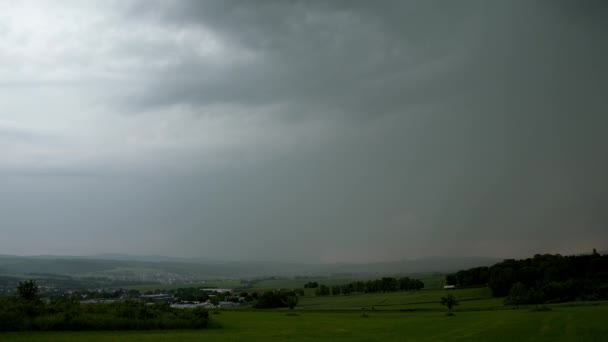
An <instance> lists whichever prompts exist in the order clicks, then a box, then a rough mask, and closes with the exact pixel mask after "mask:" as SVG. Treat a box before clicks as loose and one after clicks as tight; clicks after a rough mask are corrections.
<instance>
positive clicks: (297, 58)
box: [132, 1, 478, 115]
mask: <svg viewBox="0 0 608 342" xmlns="http://www.w3.org/2000/svg"><path fill="white" fill-rule="evenodd" d="M145 4H148V3H147V2H146V3H145ZM163 4H164V5H166V3H161V5H163ZM385 5H386V6H382V7H380V8H376V7H374V6H370V5H369V4H367V3H365V2H360V3H355V2H353V3H351V2H347V3H330V4H322V3H310V2H262V3H257V2H256V3H254V2H198V1H194V2H178V3H176V4H172V6H170V7H165V6H160V5H159V6H158V7H155V6H147V5H144V4H140V6H136V7H134V8H133V9H132V13H133V17H141V16H142V14H143V15H144V17H147V18H150V20H157V21H158V23H159V24H161V25H171V26H176V27H180V28H185V29H204V30H208V31H210V32H212V33H213V34H214V35H217V36H218V37H219V40H221V41H222V42H224V43H225V44H227V45H228V47H229V48H231V49H232V50H230V49H229V53H230V52H231V51H233V53H234V54H237V56H233V57H235V58H238V57H239V56H238V54H244V55H251V57H244V60H243V61H241V62H238V63H235V65H228V66H220V67H216V66H213V65H209V64H208V63H207V61H206V60H205V59H204V58H202V57H199V56H196V55H194V54H193V55H189V56H185V58H184V60H183V63H180V64H179V65H175V66H174V67H171V68H168V69H167V70H165V71H164V72H162V73H160V74H158V75H157V77H158V78H156V79H155V78H152V82H151V83H150V85H149V87H146V88H144V89H143V90H142V92H141V93H140V94H136V95H138V96H136V97H134V99H135V101H137V102H138V103H139V104H140V105H142V106H157V105H172V104H191V105H207V104H213V103H217V102H220V103H238V104H243V105H265V104H269V103H270V104H274V103H289V104H290V105H293V106H302V107H305V108H314V111H317V112H318V110H319V109H320V108H321V109H323V110H324V111H326V112H327V111H336V110H337V111H348V112H350V113H351V114H352V115H361V114H365V115H378V114H383V113H386V112H392V111H393V110H394V109H395V108H397V109H402V108H403V107H404V106H409V105H412V104H416V103H429V102H432V101H433V99H435V98H436V97H445V96H446V92H447V91H449V92H453V89H454V87H455V86H456V85H457V83H458V80H459V78H462V77H463V76H464V75H463V74H462V73H461V72H460V69H461V68H460V64H462V63H463V61H462V59H463V57H465V56H466V54H467V51H466V50H465V49H464V48H465V47H464V46H459V44H462V43H463V41H464V42H465V43H467V42H466V40H467V37H466V36H467V34H468V33H470V32H471V30H472V29H474V28H475V27H474V25H475V24H474V22H476V21H478V20H477V19H476V17H475V12H476V11H477V10H476V9H475V8H472V9H471V8H470V7H471V6H464V8H459V6H454V5H451V4H449V3H438V2H415V3H404V2H395V3H386V4H385ZM422 18H424V19H422ZM471 20H472V21H473V23H471ZM429 41H432V42H433V44H429V43H428V42H429ZM457 42H458V43H457ZM467 44H468V43H467ZM227 57H231V56H227Z"/></svg>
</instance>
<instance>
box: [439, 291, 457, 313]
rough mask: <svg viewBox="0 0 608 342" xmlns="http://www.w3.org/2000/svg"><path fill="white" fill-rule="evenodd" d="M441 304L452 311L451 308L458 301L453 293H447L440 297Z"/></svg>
mask: <svg viewBox="0 0 608 342" xmlns="http://www.w3.org/2000/svg"><path fill="white" fill-rule="evenodd" d="M441 305H445V306H447V308H448V310H449V311H450V312H452V308H453V307H455V306H456V305H458V301H457V300H456V297H454V295H452V294H449V295H447V296H445V297H441Z"/></svg>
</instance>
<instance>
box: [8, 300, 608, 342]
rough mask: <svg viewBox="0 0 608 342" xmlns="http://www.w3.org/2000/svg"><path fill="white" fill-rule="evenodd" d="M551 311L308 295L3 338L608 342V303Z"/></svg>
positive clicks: (462, 302) (492, 302) (494, 303)
mask: <svg viewBox="0 0 608 342" xmlns="http://www.w3.org/2000/svg"><path fill="white" fill-rule="evenodd" d="M447 293H451V294H453V295H455V296H456V297H457V298H458V299H459V301H460V305H458V306H457V307H456V309H455V310H454V312H455V314H454V316H447V315H446V309H445V308H444V307H442V306H441V305H440V304H439V298H440V297H441V296H444V295H446V294H447ZM548 307H549V308H550V310H548V311H534V310H533V307H532V306H528V307H520V308H519V309H515V308H513V307H506V306H504V305H503V304H502V299H501V298H492V297H491V296H490V292H489V289H487V288H471V289H458V290H449V291H448V290H422V291H417V292H395V293H374V294H354V295H349V296H328V297H315V296H305V297H302V298H301V299H300V302H299V304H298V306H297V308H296V309H295V310H294V311H293V312H291V313H290V311H289V310H288V309H278V310H250V309H239V310H222V311H219V314H212V315H211V316H212V319H213V321H214V325H215V326H216V327H214V328H210V329H206V330H170V331H120V332H112V331H109V332H108V331H103V332H10V333H3V334H0V341H81V340H86V341H89V342H94V341H108V340H110V341H158V340H163V341H266V340H276V341H280V340H292V341H312V340H344V341H408V340H412V341H454V340H478V341H512V340H522V341H529V340H534V341H573V340H576V341H602V340H605V336H607V334H608V325H606V323H605V317H608V303H605V302H603V303H602V302H597V303H593V302H587V303H567V304H560V305H550V306H548ZM362 308H365V310H362ZM372 308H373V309H372Z"/></svg>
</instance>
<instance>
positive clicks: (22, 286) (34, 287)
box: [17, 280, 40, 302]
mask: <svg viewBox="0 0 608 342" xmlns="http://www.w3.org/2000/svg"><path fill="white" fill-rule="evenodd" d="M39 291H40V288H39V287H38V284H36V282H35V281H33V280H26V281H22V282H19V285H18V286H17V294H18V295H19V297H20V298H21V299H23V300H25V301H27V302H36V301H38V300H40V294H39Z"/></svg>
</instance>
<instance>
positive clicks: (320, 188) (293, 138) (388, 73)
mask: <svg viewBox="0 0 608 342" xmlns="http://www.w3.org/2000/svg"><path fill="white" fill-rule="evenodd" d="M122 8H126V11H125V12H124V13H122V15H124V17H122V20H124V21H125V22H128V23H129V25H132V26H129V27H133V28H134V30H135V31H137V29H138V28H139V27H140V26H141V27H143V28H149V26H152V27H154V29H155V30H156V31H152V32H153V33H152V34H150V35H148V34H146V30H145V29H141V30H140V31H142V32H144V33H142V35H143V36H144V37H148V38H146V39H121V40H120V41H115V42H114V43H115V44H113V45H112V49H111V50H112V51H119V52H121V53H125V54H127V55H128V56H135V57H136V58H132V59H135V60H137V61H140V60H141V61H142V63H141V65H140V63H133V65H134V68H135V69H136V70H135V71H133V73H132V74H133V75H135V76H136V77H133V79H130V78H129V77H128V76H129V75H131V74H129V73H127V74H126V75H125V80H124V83H121V84H120V86H121V87H118V88H117V89H118V90H116V89H107V92H106V93H105V95H106V96H107V97H108V98H112V99H114V100H115V99H120V101H117V102H119V105H120V106H117V107H113V108H120V110H121V113H123V114H124V113H127V114H133V113H146V115H131V116H130V115H126V116H125V118H121V119H120V120H125V122H127V123H129V124H131V125H132V126H133V127H136V128H139V127H143V128H141V130H142V131H144V132H146V133H147V132H148V131H147V130H150V131H151V132H152V133H154V134H150V135H145V134H142V135H141V136H140V135H137V134H134V132H135V133H138V132H139V131H137V130H136V129H134V130H133V131H130V130H126V131H125V133H124V134H125V135H126V136H127V137H128V138H129V139H125V140H127V141H136V142H140V141H143V142H144V147H146V148H149V150H148V149H142V150H138V149H137V148H133V151H134V152H133V153H132V154H127V155H126V157H125V156H123V155H120V154H119V153H118V152H116V151H114V150H111V151H110V152H109V155H110V157H114V156H115V154H117V155H119V156H121V157H122V158H123V159H121V160H127V161H128V162H132V164H127V165H129V167H127V168H126V169H127V171H124V170H122V169H120V167H116V170H114V169H112V168H111V167H110V168H109V169H111V172H109V171H107V170H105V169H104V165H103V164H102V165H101V168H100V170H99V171H100V172H99V173H100V174H103V173H104V172H105V173H106V175H108V174H110V175H111V176H110V177H101V176H100V177H91V178H86V179H85V178H80V179H78V180H76V181H74V182H72V183H63V182H65V180H61V179H52V180H49V181H48V182H45V181H44V180H39V182H40V184H37V185H36V187H35V190H31V193H30V195H31V196H30V195H27V194H26V195H20V196H18V197H17V200H16V201H12V202H10V208H11V210H10V215H8V216H5V217H12V222H15V226H16V227H32V226H39V225H42V224H43V223H42V221H44V220H43V217H46V218H47V219H48V222H52V223H55V224H56V225H58V226H61V227H62V228H61V229H64V232H65V233H66V234H67V233H70V232H72V234H75V235H74V236H76V237H77V238H78V239H80V240H81V241H84V242H83V245H84V246H94V247H95V248H94V249H95V250H96V251H99V252H108V251H109V252H124V251H125V250H130V251H134V252H136V253H152V254H174V255H175V254H181V255H204V256H207V257H214V258H218V259H221V258H228V259H242V258H258V259H278V258H282V259H289V260H298V261H303V260H312V259H315V260H326V261H336V260H340V261H349V260H357V261H362V260H378V259H396V258H402V257H414V256H422V255H439V254H449V255H486V256H501V257H503V256H504V257H513V256H526V255H529V254H533V253H537V252H562V253H572V252H580V251H585V250H590V249H591V248H592V247H597V248H598V249H602V248H605V247H606V246H605V241H608V235H607V234H608V229H606V228H607V225H608V215H607V214H606V213H608V210H607V208H606V206H605V205H604V203H608V198H606V196H607V195H606V194H607V193H608V177H606V175H607V174H608V153H606V152H605V150H606V146H608V135H606V134H605V132H606V129H607V128H608V115H607V114H606V113H608V102H607V101H608V100H607V97H606V95H605V93H606V91H605V89H606V86H605V85H606V82H607V81H608V66H607V63H606V62H605V61H606V60H608V43H607V42H608V41H607V40H606V39H605V37H606V36H607V33H608V32H607V31H608V29H607V26H606V24H605V23H606V22H608V6H606V4H605V2H603V1H578V2H574V1H563V2H562V1H535V2H531V1H492V2H489V1H464V2H463V1H459V2H455V1H394V2H392V1H386V2H370V1H332V2H327V3H323V2H304V1H276V2H275V1H255V2H254V1H179V2H177V1H176V2H164V1H162V2H161V1H159V2H150V1H140V2H133V3H129V4H128V5H125V6H123V7H122ZM158 32H160V33H161V34H166V36H167V37H174V38H175V37H177V38H175V39H173V40H171V39H167V40H163V39H154V37H155V34H158ZM150 36H152V38H149V37H150ZM135 37H136V38H139V37H140V36H135ZM163 37H164V36H163ZM192 37H195V38H192ZM198 37H202V38H200V39H199V38H198ZM188 39H191V40H188ZM184 42H185V43H184ZM198 43H200V44H198ZM201 45H202V48H201ZM201 49H202V50H203V52H201ZM205 49H207V50H205ZM126 60H127V61H129V60H130V59H129V58H127V59H126ZM147 62H149V63H147ZM155 63H156V64H155ZM127 65H131V64H127ZM150 65H152V66H153V67H150ZM129 81H130V82H131V83H129ZM125 84H126V86H125ZM108 88H110V87H108ZM117 93H118V94H117ZM112 104H114V103H112ZM175 108H178V110H181V109H184V108H186V109H185V111H186V112H187V114H183V115H182V114H181V112H180V113H179V115H177V118H176V116H175V115H176V114H174V113H173V112H171V110H175ZM180 115H182V116H180ZM129 120H131V121H129ZM118 122H123V121H118ZM95 123H97V122H95ZM102 123H103V122H102ZM153 123H158V126H157V125H154V124H153ZM172 125H174V126H172ZM104 127H105V126H104ZM110 127H111V128H112V132H106V134H107V135H108V136H109V137H115V136H116V137H121V136H120V135H119V134H118V133H116V132H114V131H115V130H119V128H121V127H118V125H116V126H110ZM159 127H160V128H159ZM209 127H211V128H209ZM161 128H162V129H161ZM100 130H101V128H100ZM215 131H217V133H216V134H215V135H214V133H215ZM120 132H122V131H119V133H120ZM1 136H2V131H0V139H2V138H1ZM209 136H212V139H211V138H209ZM17 138H19V137H17ZM208 138H209V139H208ZM11 139H12V138H11ZM206 139H208V140H206ZM114 140H119V139H110V138H108V139H105V140H101V141H102V142H101V143H100V142H98V143H97V144H96V145H94V146H93V147H100V146H102V144H103V142H105V143H107V144H111V143H112V142H113V141H114ZM119 141H120V140H119ZM184 141H185V143H184ZM0 143H2V140H0ZM147 143H149V144H151V145H146V144H147ZM152 143H154V144H152ZM155 144H156V145H155ZM173 144H175V146H177V147H172V146H174V145H173ZM117 146H118V147H117V150H119V151H120V152H122V151H123V150H127V151H129V149H128V147H129V146H130V145H128V144H117ZM136 146H139V145H136ZM148 146H152V147H148ZM157 146H160V147H157ZM85 150H86V151H90V150H89V149H85ZM150 151H151V152H150ZM210 151H211V152H210ZM90 153H92V152H90ZM144 154H145V158H144V156H143V155H144ZM142 160H143V161H142ZM113 162H114V161H113V159H112V161H111V162H107V163H108V164H110V165H113V164H112V163H113ZM105 166H106V167H107V165H105ZM121 170H122V171H121ZM3 181H4V182H5V183H6V184H4V185H5V186H6V189H12V190H11V191H13V192H14V193H19V192H20V191H21V192H22V189H28V187H29V186H30V182H31V181H29V180H28V181H23V180H22V181H20V182H18V183H14V182H13V183H11V182H9V181H7V180H3ZM1 182H2V180H0V183H1ZM9 183H10V184H9ZM66 185H68V186H66ZM54 193H59V195H57V196H55V195H53V194H54ZM31 198H36V200H35V201H34V203H36V204H40V205H42V203H41V202H40V201H44V200H45V199H46V200H48V201H49V202H52V203H51V204H50V205H49V207H48V208H46V209H45V210H43V211H41V214H40V217H30V216H27V215H23V213H24V212H27V210H28V209H27V208H28V203H29V202H31V201H32V200H31ZM54 198H56V199H57V200H55V201H52V200H51V199H54ZM1 199H2V197H0V200H1ZM83 199H86V200H83ZM73 207H76V208H77V210H72V209H71V208H73ZM39 221H40V222H39ZM81 226H86V227H88V228H87V229H86V231H85V230H83V231H80V230H78V229H77V228H74V227H81ZM70 227H71V228H70ZM18 230H19V229H18V228H15V231H18ZM116 234H120V236H121V238H120V241H116V239H114V236H115V235H116ZM87 236H94V237H95V241H94V242H91V241H90V239H89V240H87V239H88V238H87ZM49 238H51V237H49ZM100 241H105V242H106V243H105V245H107V246H112V248H113V249H111V250H103V249H102V248H101V247H100V246H97V245H95V243H97V244H99V243H100ZM602 243H604V245H601V244H602Z"/></svg>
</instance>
